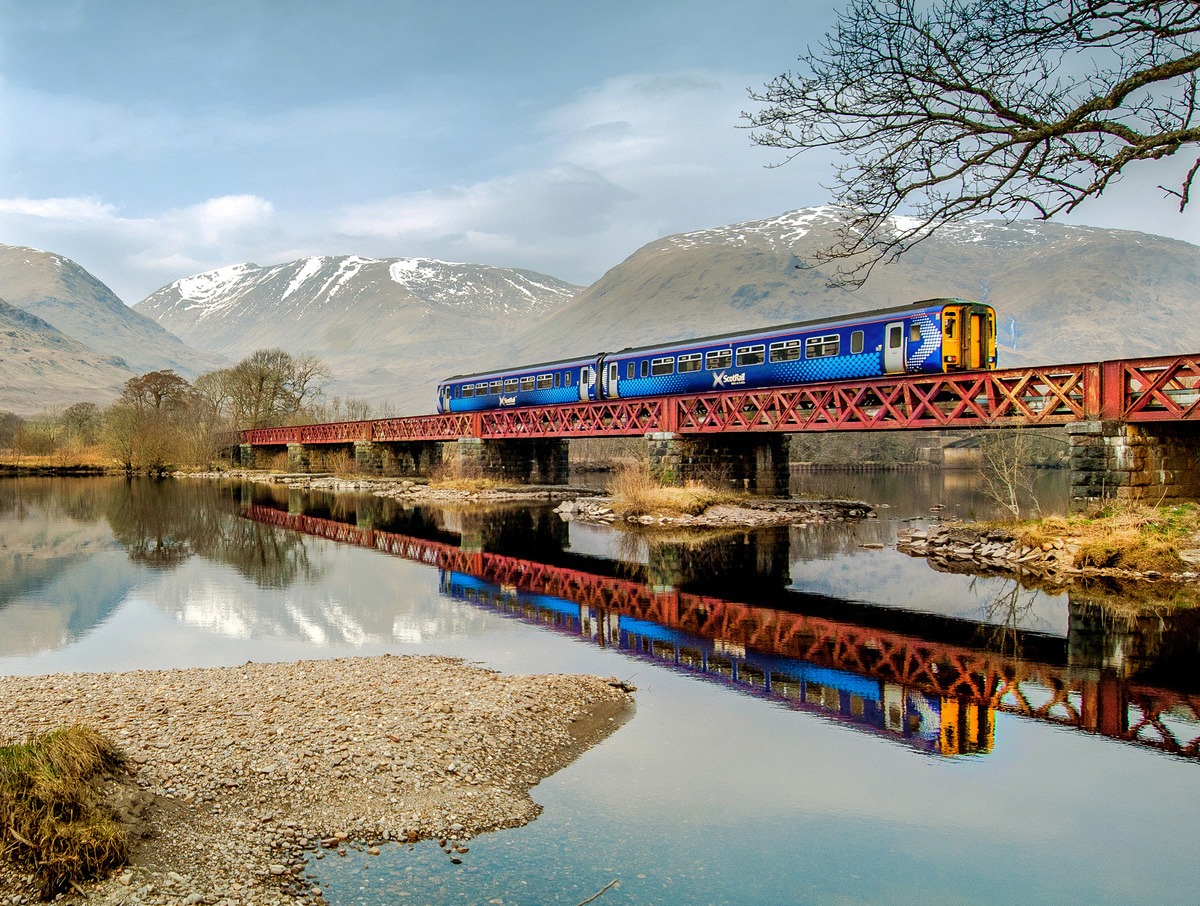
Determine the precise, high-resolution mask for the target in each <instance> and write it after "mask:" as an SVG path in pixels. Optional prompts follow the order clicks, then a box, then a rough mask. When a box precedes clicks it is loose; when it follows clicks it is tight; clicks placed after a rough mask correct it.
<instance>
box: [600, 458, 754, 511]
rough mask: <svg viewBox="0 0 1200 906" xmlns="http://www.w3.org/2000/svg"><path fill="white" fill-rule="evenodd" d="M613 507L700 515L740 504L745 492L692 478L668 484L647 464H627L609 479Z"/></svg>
mask: <svg viewBox="0 0 1200 906" xmlns="http://www.w3.org/2000/svg"><path fill="white" fill-rule="evenodd" d="M608 494H609V496H610V497H612V498H613V503H612V507H613V510H614V511H616V512H618V513H620V514H621V515H622V516H647V515H650V514H661V515H673V516H677V515H683V514H687V515H689V516H699V515H700V514H701V513H703V512H704V511H705V510H707V509H708V508H709V507H710V506H715V505H716V504H720V503H736V502H737V501H738V500H740V499H741V498H742V497H743V496H744V495H741V494H738V493H735V492H734V491H724V490H718V489H715V488H710V487H708V486H707V485H703V484H701V483H699V482H694V481H689V482H688V483H687V484H685V485H683V486H682V487H676V486H672V485H664V484H662V483H661V482H659V481H658V480H657V479H655V478H654V476H653V475H652V474H651V473H650V467H649V466H648V465H646V464H645V463H634V464H630V465H626V466H624V467H623V468H621V469H620V470H618V471H617V472H616V474H614V475H613V477H612V478H611V479H610V480H609V482H608Z"/></svg>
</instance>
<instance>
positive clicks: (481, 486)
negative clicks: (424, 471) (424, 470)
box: [429, 457, 501, 493]
mask: <svg viewBox="0 0 1200 906" xmlns="http://www.w3.org/2000/svg"><path fill="white" fill-rule="evenodd" d="M429 487H431V488H437V489H439V490H446V491H470V492H472V493H475V492H478V491H489V490H492V489H493V488H498V487H501V483H500V482H498V481H496V480H494V479H491V478H484V477H483V472H482V470H481V467H480V465H479V463H477V462H473V461H467V462H465V463H464V462H463V461H462V459H460V458H458V457H455V458H453V459H446V460H444V461H443V462H441V463H439V464H438V465H437V466H436V467H435V468H434V469H433V472H432V473H431V474H430V476H429Z"/></svg>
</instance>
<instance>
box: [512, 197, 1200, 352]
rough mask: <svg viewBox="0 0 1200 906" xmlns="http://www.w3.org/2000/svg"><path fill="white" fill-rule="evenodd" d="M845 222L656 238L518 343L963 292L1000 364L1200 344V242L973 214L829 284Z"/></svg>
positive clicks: (752, 224)
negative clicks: (850, 278) (986, 316)
mask: <svg viewBox="0 0 1200 906" xmlns="http://www.w3.org/2000/svg"><path fill="white" fill-rule="evenodd" d="M836 224H837V210H836V209H834V208H830V207H816V208H804V209H801V210H797V211H791V212H788V213H786V214H781V215H779V216H778V217H772V218H768V219H764V220H756V221H749V222H746V223H737V224H732V225H730V226H725V227H717V228H714V229H706V230H698V231H695V232H690V233H681V234H678V235H675V236H668V237H665V238H663V239H659V240H656V241H655V242H651V243H649V244H648V245H645V246H643V247H642V248H640V249H639V250H638V251H636V252H635V253H634V254H633V255H631V256H630V257H629V258H627V259H626V260H625V261H623V262H622V263H621V264H619V265H617V266H616V267H614V268H612V269H611V270H610V271H609V272H608V273H606V274H605V275H604V276H603V277H601V278H600V279H599V280H598V281H596V283H594V284H592V285H591V286H590V287H588V288H587V289H586V290H584V291H583V292H582V293H580V294H579V295H578V296H576V297H575V298H574V299H573V300H572V301H571V302H570V303H568V304H567V305H565V306H563V308H562V309H561V310H559V311H558V312H556V313H554V314H553V315H551V316H549V317H548V318H546V319H545V320H544V321H543V322H542V323H541V324H539V325H537V326H536V328H535V329H533V330H531V331H529V332H527V333H526V334H524V335H522V336H519V337H516V338H514V340H513V342H512V344H511V345H512V346H513V347H516V348H519V349H520V352H519V353H518V355H519V357H520V358H521V359H522V360H523V361H538V360H542V359H546V358H551V357H554V358H557V357H561V356H564V355H574V354H576V353H586V352H591V351H594V350H604V349H620V348H622V347H624V346H629V345H637V344H642V343H650V342H657V341H660V340H675V339H682V338H686V337H694V336H704V335H707V334H713V333H720V332H724V331H730V330H738V329H743V328H753V327H761V326H766V325H770V324H780V323H786V322H789V321H802V320H807V319H809V318H817V317H823V316H828V315H837V314H843V313H847V312H854V311H863V310H868V309H872V308H879V307H883V306H887V305H903V304H906V303H909V302H914V301H917V300H920V299H928V298H932V297H937V296H956V297H960V298H965V299H977V300H980V301H986V302H989V303H991V304H992V305H994V306H995V307H996V310H997V314H998V320H999V324H998V328H999V340H1000V344H1001V348H1000V352H999V358H1000V364H1001V367H1003V366H1004V365H1027V364H1039V363H1064V362H1076V361H1089V360H1097V359H1105V358H1120V357H1124V356H1149V355H1159V354H1167V353H1172V352H1190V351H1194V350H1196V349H1200V318H1197V317H1196V311H1197V308H1196V287H1197V285H1198V282H1200V247H1198V246H1195V245H1191V244H1189V243H1186V242H1181V241H1179V240H1175V239H1166V238H1163V237H1160V236H1152V235H1149V234H1146V233H1136V232H1132V231H1123V230H1109V229H1096V228H1092V227H1084V226H1067V225H1063V224H1058V223H1046V222H1042V221H1015V222H1012V223H1005V222H1004V221H971V222H967V223H963V224H955V225H951V226H948V227H946V228H945V229H943V230H941V231H939V232H937V233H935V234H934V235H932V236H930V237H928V238H926V239H925V240H924V241H922V242H920V243H918V244H917V245H915V246H914V247H912V248H911V249H909V250H908V251H907V252H906V253H905V254H904V255H902V256H901V257H900V258H899V259H898V260H897V261H895V262H894V263H891V264H887V265H878V266H877V267H876V268H875V270H874V271H873V272H872V274H871V276H870V278H869V280H868V281H867V283H866V285H865V286H863V287H862V288H861V289H858V290H849V289H845V288H839V287H832V286H830V285H829V280H830V275H831V274H832V268H830V267H827V266H821V267H812V266H810V265H811V258H812V255H813V253H814V252H815V251H816V250H818V249H820V248H822V247H828V246H829V245H831V244H832V242H833V232H832V231H833V229H834V227H835V226H836ZM489 364H490V363H489Z"/></svg>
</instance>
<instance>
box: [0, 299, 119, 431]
mask: <svg viewBox="0 0 1200 906" xmlns="http://www.w3.org/2000/svg"><path fill="white" fill-rule="evenodd" d="M131 377H133V372H132V371H130V370H129V368H128V367H127V366H126V365H125V363H124V361H123V360H122V359H119V358H117V357H115V356H102V355H98V354H97V353H95V352H93V351H92V350H90V349H88V348H87V347H86V346H84V345H83V344H82V343H80V342H79V341H78V340H73V339H71V338H70V337H68V336H66V335H65V334H63V333H62V332H61V331H59V330H56V329H55V328H54V327H52V326H51V325H49V324H47V323H46V322H45V321H43V320H42V319H41V318H39V317H37V316H36V315H31V314H29V312H27V311H23V310H22V309H19V308H15V307H13V306H12V305H9V304H8V303H7V302H5V301H3V300H0V409H2V410H7V411H10V412H15V413H17V414H18V415H25V416H28V415H34V414H36V413H38V412H40V411H42V410H43V409H46V408H54V407H60V406H61V407H65V406H69V405H71V404H73V403H80V402H89V403H96V404H97V405H102V404H105V403H109V402H111V401H112V400H113V399H114V398H116V396H117V395H118V394H119V393H120V392H121V387H122V385H124V383H125V382H126V381H127V380H129V379H130V378H131Z"/></svg>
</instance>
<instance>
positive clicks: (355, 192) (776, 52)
mask: <svg viewBox="0 0 1200 906" xmlns="http://www.w3.org/2000/svg"><path fill="white" fill-rule="evenodd" d="M837 8H838V4H835V3H832V2H829V0H792V2H776V0H739V2H736V3H734V2H730V0H690V2H683V0H678V2H657V0H640V2H639V0H629V2H627V0H600V2H595V3H564V2H562V0H554V2H521V0H513V2H496V0H489V2H456V0H440V2H432V0H426V2H421V3H416V2H407V0H394V2H381V0H339V2H336V3H334V2H328V0H325V2H312V0H288V2H274V0H260V2H254V0H241V2H229V0H205V2H203V3H189V2H146V0H129V2H122V0H91V2H89V0H0V243H3V244H6V245H29V246H33V247H36V248H41V249H46V250H48V251H53V252H56V253H59V254H62V255H65V256H67V257H69V258H72V259H73V260H75V261H77V262H78V263H79V264H81V265H82V266H83V267H85V268H86V269H87V270H89V271H91V272H92V273H93V274H95V275H96V276H97V277H98V278H100V279H101V280H103V281H104V282H105V283H107V284H108V285H109V286H110V287H112V289H113V290H114V291H115V292H116V293H117V295H118V296H120V297H121V298H122V299H123V300H124V301H125V302H126V303H129V304H133V303H135V302H138V301H140V300H141V299H142V298H144V297H145V296H147V295H149V294H150V293H152V292H153V291H154V290H156V289H158V288H159V287H161V286H164V285H165V284H167V283H170V282H171V281H173V280H176V279H178V278H180V277H185V276H189V275H192V274H196V273H200V272H202V271H206V270H211V269H213V268H217V267H221V266H224V265H228V264H235V263H240V262H245V261H253V262H255V263H257V264H261V265H270V264H276V263H280V262H285V261H291V260H294V259H296V258H300V257H304V256H308V255H340V254H357V255H362V256H368V257H380V258H382V257H410V256H412V257H434V258H441V259H444V260H448V261H466V262H471V263H480V264H492V265H498V266H503V267H520V268H528V269H532V270H535V271H540V272H543V273H547V274H551V275H553V276H555V277H559V278H561V279H564V280H569V281H571V282H574V283H578V284H581V285H586V284H590V283H592V282H593V281H595V280H596V279H598V278H599V277H600V276H601V275H602V274H603V273H604V272H605V271H606V270H608V269H609V268H611V267H613V266H615V265H617V264H619V263H620V262H621V261H622V260H624V259H625V258H627V257H629V256H630V255H631V254H633V253H634V252H635V251H636V250H637V249H638V248H639V247H640V246H642V245H644V244H646V243H647V242H651V241H653V240H655V239H658V238H660V237H662V236H665V235H670V234H672V233H678V232H684V231H687V230H695V229H707V228H710V227H717V226H722V225H724V224H729V223H736V222H739V221H743V220H754V219H758V218H764V217H772V216H775V215H778V214H781V213H783V212H785V211H789V210H792V209H795V208H800V207H806V206H809V205H819V204H826V203H828V202H829V201H830V196H829V193H828V192H827V191H826V190H825V189H824V188H822V183H826V184H827V183H829V182H830V181H831V175H832V171H831V167H832V166H833V164H834V162H835V161H834V159H833V157H832V156H831V155H828V154H826V155H819V154H814V155H805V156H804V157H801V158H798V159H796V160H794V161H792V162H790V163H787V164H786V165H784V166H775V165H777V164H780V163H782V162H783V157H782V152H780V151H777V150H771V149H766V148H761V147H758V146H756V145H754V144H753V143H752V142H751V140H750V137H749V134H748V131H747V130H746V129H744V128H742V119H741V113H742V111H744V110H750V109H753V108H754V104H753V102H752V101H751V100H750V99H749V97H748V89H750V88H758V87H761V86H762V85H763V84H764V83H765V82H767V81H768V80H770V79H771V78H772V77H774V76H776V75H778V74H780V73H782V72H784V71H787V70H794V69H796V68H797V65H798V64H797V58H798V57H799V55H800V54H801V53H802V52H803V51H804V49H805V47H806V46H809V45H815V44H817V43H818V42H819V41H820V39H821V37H822V35H823V34H824V33H825V32H826V31H827V30H828V29H829V28H830V27H831V26H832V25H833V23H834V21H835V16H836V11H837ZM1185 167H1186V162H1184V161H1179V162H1167V163H1166V164H1165V165H1163V166H1162V167H1160V168H1159V170H1158V171H1156V172H1154V173H1151V172H1150V171H1149V170H1146V171H1144V172H1143V171H1139V172H1138V174H1137V175H1136V176H1132V177H1127V178H1126V179H1125V180H1124V181H1123V182H1122V183H1120V184H1119V185H1117V186H1116V187H1115V188H1114V189H1112V190H1110V191H1109V192H1108V193H1106V196H1105V197H1104V198H1103V199H1100V200H1099V201H1097V202H1094V203H1091V204H1089V205H1087V206H1085V207H1084V208H1083V209H1081V210H1080V211H1079V212H1078V213H1077V214H1076V215H1075V216H1073V217H1072V218H1071V220H1073V221H1074V222H1077V223H1087V224H1091V225H1094V226H1106V227H1120V228H1128V229H1137V230H1143V231H1146V232H1152V233H1158V234H1160V235H1167V236H1173V237H1176V238H1181V239H1185V240H1188V241H1191V242H1197V243H1200V218H1198V217H1197V216H1196V215H1195V214H1193V213H1191V212H1189V213H1187V214H1183V215H1180V214H1178V213H1177V212H1176V211H1175V210H1174V209H1173V208H1172V205H1171V203H1170V202H1168V201H1164V200H1162V193H1161V192H1159V191H1157V190H1156V189H1155V188H1154V187H1155V185H1157V184H1158V183H1159V182H1166V181H1172V180H1173V179H1174V173H1175V171H1176V170H1178V171H1179V173H1182V172H1183V168H1185ZM1164 172H1165V175H1162V174H1163V173H1164Z"/></svg>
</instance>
